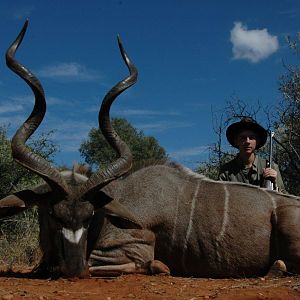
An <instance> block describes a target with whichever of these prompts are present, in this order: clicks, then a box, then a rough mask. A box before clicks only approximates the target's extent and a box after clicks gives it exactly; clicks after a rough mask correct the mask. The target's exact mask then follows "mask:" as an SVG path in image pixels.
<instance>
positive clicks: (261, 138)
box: [226, 117, 268, 149]
mask: <svg viewBox="0 0 300 300" xmlns="http://www.w3.org/2000/svg"><path fill="white" fill-rule="evenodd" d="M243 130H251V131H253V132H255V134H256V135H257V144H256V149H259V148H261V147H262V146H263V145H264V144H265V143H266V141H267V138H268V132H267V130H266V129H264V128H263V127H262V126H260V125H259V124H258V123H257V122H256V121H255V120H253V119H252V118H250V117H244V118H242V119H241V120H240V121H239V122H236V123H233V124H231V125H230V126H228V128H227V130H226V137H227V140H228V142H229V143H230V144H231V145H232V146H233V147H235V148H238V146H237V145H236V144H235V137H236V136H237V134H239V133H240V132H241V131H243Z"/></svg>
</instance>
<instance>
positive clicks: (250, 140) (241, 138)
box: [235, 130, 257, 154]
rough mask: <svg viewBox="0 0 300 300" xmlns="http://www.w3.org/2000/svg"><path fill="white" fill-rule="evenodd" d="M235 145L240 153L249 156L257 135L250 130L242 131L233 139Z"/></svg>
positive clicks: (252, 150)
mask: <svg viewBox="0 0 300 300" xmlns="http://www.w3.org/2000/svg"><path fill="white" fill-rule="evenodd" d="M235 144H236V145H237V147H238V148H239V150H240V153H244V154H251V153H253V152H254V151H255V148H256V145H257V135H256V134H255V132H254V131H252V130H243V131H241V132H240V133H239V134H238V135H237V136H236V138H235Z"/></svg>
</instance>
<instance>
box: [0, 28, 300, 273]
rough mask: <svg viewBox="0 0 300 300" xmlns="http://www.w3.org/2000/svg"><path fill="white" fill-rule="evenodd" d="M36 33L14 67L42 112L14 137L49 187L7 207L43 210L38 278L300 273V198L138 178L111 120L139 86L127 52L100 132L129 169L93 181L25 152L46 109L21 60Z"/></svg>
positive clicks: (190, 176)
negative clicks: (122, 98)
mask: <svg viewBox="0 0 300 300" xmlns="http://www.w3.org/2000/svg"><path fill="white" fill-rule="evenodd" d="M26 26H27V23H26V24H25V26H24V28H23V29H22V31H21V33H20V34H19V36H18V37H17V39H16V41H15V42H14V43H13V44H12V46H11V47H10V48H9V49H8V51H7V56H6V57H7V64H8V66H9V67H10V68H11V69H12V70H13V71H14V72H15V73H17V74H18V75H19V76H21V77H22V78H23V79H24V80H25V81H26V82H27V83H28V84H29V86H30V87H31V89H32V90H33V92H34V94H35V106H34V109H33V111H32V113H31V115H30V116H29V118H28V119H27V121H25V123H24V124H23V125H22V126H21V127H20V129H19V130H18V131H17V132H16V134H15V136H14V137H13V139H12V151H13V157H14V159H15V161H17V162H18V163H19V164H21V165H22V166H24V167H25V168H28V169H29V170H31V171H32V172H34V173H36V174H38V175H39V176H40V177H41V178H43V179H44V181H45V183H44V184H42V185H40V186H38V187H36V188H33V189H28V190H23V191H20V192H17V193H15V194H13V195H10V196H8V197H6V198H4V199H2V200H0V216H1V217H5V216H8V215H13V214H16V213H18V212H20V211H22V210H24V209H27V208H29V207H32V206H33V205H37V206H38V209H39V222H40V245H41V248H42V251H43V258H42V260H41V263H40V265H39V266H38V267H37V268H36V271H37V272H38V271H40V272H44V273H46V274H49V273H50V274H52V275H56V276H66V277H72V276H78V277H81V276H85V275H86V274H91V275H96V276H97V275H99V276H106V275H107V276H111V275H118V274H122V273H144V274H154V273H168V272H169V271H170V272H171V274H173V275H181V276H199V277H234V276H235V277H236V276H243V277H244V276H260V275H264V274H266V273H267V272H268V270H269V269H270V267H272V265H273V263H274V262H276V261H279V260H282V261H284V263H285V265H286V267H287V270H288V271H290V272H295V273H299V272H300V202H299V199H297V198H296V197H293V196H287V195H283V194H279V193H276V192H272V191H267V190H264V189H261V188H258V187H254V186H249V185H245V184H239V183H224V182H216V181H212V180H209V179H207V178H205V177H204V176H201V175H199V174H196V173H193V172H192V171H190V170H188V169H186V168H184V167H182V166H180V165H177V164H174V163H170V162H168V163H165V164H160V165H152V166H149V167H145V168H142V169H140V170H138V171H135V172H133V173H132V174H129V173H128V171H129V169H130V167H131V162H132V155H131V153H130V150H129V149H128V147H127V145H126V144H125V142H123V141H122V140H121V139H120V138H119V137H118V135H117V134H116V133H115V132H114V130H113V128H112V127H111V124H110V118H109V110H110V106H111V104H112V102H113V101H114V99H115V98H116V97H117V96H118V95H119V94H120V93H122V92H123V91H124V90H125V89H127V88H128V87H130V86H131V85H132V84H134V83H135V81H136V78H137V71H136V68H135V67H134V65H133V64H132V63H131V62H130V60H129V58H128V56H127V55H126V53H125V51H124V49H123V47H122V45H121V44H120V43H119V46H120V50H121V53H122V57H123V59H124V61H125V63H126V64H127V66H128V68H129V72H130V75H129V76H128V77H127V78H126V79H124V80H123V81H121V82H119V83H118V84H117V85H116V86H115V87H113V88H112V89H111V90H110V91H109V92H108V93H107V95H106V96H105V98H104V100H103V102H102V106H101V109H100V112H99V124H100V128H101V130H102V132H103V134H104V135H105V137H106V139H107V140H108V142H109V143H110V145H111V146H112V147H113V148H114V149H115V151H116V152H117V153H118V154H119V159H118V160H117V161H116V162H113V163H112V164H111V165H110V166H109V167H107V168H106V169H105V170H103V171H98V172H97V173H95V174H93V175H92V176H91V177H90V178H87V177H85V176H83V175H80V174H77V173H76V172H75V171H73V172H72V171H67V172H62V173H60V172H58V171H57V170H56V169H55V168H53V167H51V166H50V165H49V164H48V162H47V161H45V160H44V159H42V158H41V157H39V156H37V155H35V154H33V153H32V152H31V151H30V149H28V148H27V147H26V146H25V142H26V140H27V139H28V138H29V136H30V135H31V134H33V132H34V131H35V130H36V129H37V127H38V126H39V124H40V123H41V122H42V119H43V116H44V113H45V111H46V104H45V98H44V93H43V90H42V87H41V85H40V83H39V81H38V80H37V78H36V77H35V76H34V75H33V74H32V73H31V72H30V71H29V70H27V69H26V68H25V67H24V66H22V65H21V64H19V63H17V62H16V61H15V59H14V54H15V51H16V49H17V48H18V46H19V44H20V43H21V41H22V38H23V36H24V34H25V31H26ZM121 177H122V178H121ZM281 266H282V265H281Z"/></svg>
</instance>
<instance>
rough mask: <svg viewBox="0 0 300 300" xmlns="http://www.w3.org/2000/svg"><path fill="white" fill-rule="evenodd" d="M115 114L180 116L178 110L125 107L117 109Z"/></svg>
mask: <svg viewBox="0 0 300 300" xmlns="http://www.w3.org/2000/svg"><path fill="white" fill-rule="evenodd" d="M114 114H116V115H120V116H179V115H180V113H179V112H176V111H157V110H144V109H123V110H115V111H114Z"/></svg>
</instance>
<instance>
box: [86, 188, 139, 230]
mask: <svg viewBox="0 0 300 300" xmlns="http://www.w3.org/2000/svg"><path fill="white" fill-rule="evenodd" d="M99 199H101V201H99ZM90 203H92V204H93V206H94V209H95V210H99V209H101V210H103V211H104V214H105V217H107V218H108V219H109V220H110V222H111V223H112V224H114V225H115V226H117V227H119V228H128V229H129V228H131V229H141V228H142V226H141V224H140V223H139V221H138V220H137V219H136V217H135V216H134V215H133V214H132V213H131V212H130V211H129V210H128V209H127V208H126V207H125V206H123V205H122V204H121V203H120V202H119V201H117V200H115V199H113V198H112V197H110V196H109V195H107V194H106V193H105V192H103V191H99V192H97V195H96V196H95V198H94V200H90Z"/></svg>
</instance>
